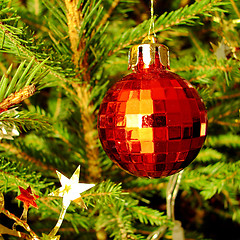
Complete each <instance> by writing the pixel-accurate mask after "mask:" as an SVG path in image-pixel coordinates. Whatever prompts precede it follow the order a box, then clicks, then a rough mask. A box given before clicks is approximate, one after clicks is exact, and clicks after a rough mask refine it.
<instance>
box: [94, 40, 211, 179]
mask: <svg viewBox="0 0 240 240" xmlns="http://www.w3.org/2000/svg"><path fill="white" fill-rule="evenodd" d="M130 68H131V69H132V70H133V73H130V74H128V75H127V76H125V77H123V78H122V79H121V80H120V81H118V82H117V83H116V84H115V85H113V86H112V87H111V88H110V89H109V90H108V92H107V94H106V96H105V97H104V99H103V101H102V103H101V105H100V109H99V115H98V132H99V138H100V141H101V143H102V146H103V149H104V150H105V152H106V154H107V155H108V157H109V158H110V159H111V160H112V161H113V162H114V163H116V164H117V165H118V166H119V167H120V168H122V169H123V170H125V171H127V172H128V173H129V174H132V175H135V176H138V177H148V178H161V177H166V176H169V175H172V174H175V173H177V172H179V171H181V170H182V169H184V168H185V167H187V166H188V165H189V164H190V163H191V162H192V161H193V160H194V159H195V158H196V156H197V155H198V153H199V151H200V149H201V147H202V146H203V143H204V141H205V139H206V135H207V112H206V109H205V106H204V103H203V100H202V99H201V97H200V96H199V94H198V92H197V91H196V90H195V88H194V87H193V86H192V85H191V84H190V83H189V82H187V80H185V79H183V78H182V77H180V76H179V75H177V74H175V73H173V72H171V71H169V70H167V69H170V67H169V50H168V48H167V47H166V46H164V45H162V44H159V43H157V41H156V39H155V38H154V37H151V36H150V37H147V38H145V39H144V40H143V43H142V44H139V45H135V46H133V47H132V48H131V49H130V52H129V69H130Z"/></svg>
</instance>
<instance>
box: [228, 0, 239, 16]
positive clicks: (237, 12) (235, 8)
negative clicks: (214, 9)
mask: <svg viewBox="0 0 240 240" xmlns="http://www.w3.org/2000/svg"><path fill="white" fill-rule="evenodd" d="M230 2H231V4H232V6H233V9H234V11H235V12H236V14H237V16H238V18H240V12H239V10H238V8H237V5H236V3H235V2H234V0H230Z"/></svg>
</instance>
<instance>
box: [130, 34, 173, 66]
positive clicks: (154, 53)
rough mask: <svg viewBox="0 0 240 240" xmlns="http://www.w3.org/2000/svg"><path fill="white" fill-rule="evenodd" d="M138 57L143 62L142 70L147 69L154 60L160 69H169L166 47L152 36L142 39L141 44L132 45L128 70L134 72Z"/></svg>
mask: <svg viewBox="0 0 240 240" xmlns="http://www.w3.org/2000/svg"><path fill="white" fill-rule="evenodd" d="M140 56H141V58H142V61H143V66H142V67H143V68H149V66H150V65H152V64H154V63H156V58H158V60H159V62H160V66H161V68H162V69H166V68H168V69H170V66H169V49H168V47H166V46H165V45H162V44H159V43H158V42H157V40H156V38H155V37H153V36H147V37H146V38H144V39H143V42H142V44H138V45H134V46H133V47H132V48H131V49H130V51H129V55H128V69H130V68H132V70H136V68H137V65H138V64H139V59H140Z"/></svg>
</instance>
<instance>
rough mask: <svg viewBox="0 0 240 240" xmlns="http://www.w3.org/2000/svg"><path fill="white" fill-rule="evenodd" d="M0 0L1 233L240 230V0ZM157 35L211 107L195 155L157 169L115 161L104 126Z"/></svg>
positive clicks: (169, 235)
mask: <svg viewBox="0 0 240 240" xmlns="http://www.w3.org/2000/svg"><path fill="white" fill-rule="evenodd" d="M0 2H1V4H0V52H1V54H0V58H1V63H0V70H1V80H0V138H1V142H0V150H1V151H0V154H1V158H0V209H1V210H0V211H1V212H0V216H1V217H0V238H1V239H19V238H20V239H82V240H84V239H88V240H89V239H98V240H106V239H115V240H117V239H121V240H125V239H151V240H153V239H175V240H176V239H179V240H181V239H184V238H185V239H238V238H239V236H238V235H239V234H238V233H239V230H240V209H239V197H240V195H239V193H240V191H239V190H240V177H239V176H240V157H239V147H240V137H239V132H240V131H239V126H240V121H239V114H240V112H239V106H240V93H239V87H240V83H239V81H240V70H239V69H240V66H239V42H240V36H239V29H240V2H239V1H238V0H235V1H234V0H202V1H189V0H172V1H162V0H158V1H155V2H153V1H152V2H150V1H147V0H134V1H133V0H124V1H121V0H114V1H110V0H104V1H103V0H78V1H77V0H65V1H64V0H63V1H62V0H50V1H48V0H24V1H23V0H1V1H0ZM151 10H152V11H151ZM153 10H154V14H153ZM152 34H153V35H156V37H157V39H158V42H159V43H161V44H164V45H166V46H168V48H169V49H170V66H171V71H172V72H175V73H177V74H178V75H180V76H181V77H183V78H185V79H187V80H188V81H189V82H190V83H191V84H192V85H194V87H195V88H196V89H197V90H198V92H199V94H200V96H201V97H202V99H203V101H204V104H205V106H206V108H207V112H208V137H207V139H206V141H205V144H204V146H203V148H202V149H201V151H200V153H199V155H198V156H197V158H196V159H195V160H194V161H193V162H192V163H191V164H190V165H189V166H188V167H186V168H185V169H184V171H181V172H180V173H177V174H176V175H172V176H170V177H166V178H156V179H148V178H139V177H135V176H132V175H130V174H128V173H126V172H124V171H123V170H121V169H120V168H119V167H118V166H116V165H115V164H114V163H113V162H112V161H111V160H110V159H109V158H108V156H107V155H106V153H105V152H104V151H103V149H102V146H101V144H100V141H99V138H98V131H97V115H98V111H99V106H100V104H101V101H102V99H103V97H104V95H105V94H106V92H107V90H108V89H109V88H110V87H111V86H112V85H113V84H114V83H116V81H118V80H119V79H121V78H122V77H123V76H125V75H126V74H128V73H130V71H128V70H127V66H128V59H127V54H128V51H129V49H130V47H132V46H133V45H134V44H139V43H141V42H142V40H143V39H144V38H145V37H147V36H150V35H152ZM56 170H57V172H56ZM64 189H65V190H64ZM66 189H67V190H66ZM63 190H64V191H63ZM166 198H167V201H166ZM19 200H20V201H19ZM21 201H22V202H23V203H22V202H21Z"/></svg>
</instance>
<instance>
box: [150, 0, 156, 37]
mask: <svg viewBox="0 0 240 240" xmlns="http://www.w3.org/2000/svg"><path fill="white" fill-rule="evenodd" d="M151 31H152V32H153V35H154V37H156V33H155V29H154V0H151V18H150V26H149V30H148V37H150V35H151Z"/></svg>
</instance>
